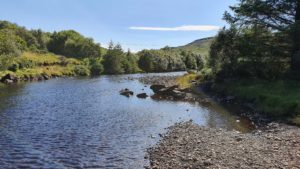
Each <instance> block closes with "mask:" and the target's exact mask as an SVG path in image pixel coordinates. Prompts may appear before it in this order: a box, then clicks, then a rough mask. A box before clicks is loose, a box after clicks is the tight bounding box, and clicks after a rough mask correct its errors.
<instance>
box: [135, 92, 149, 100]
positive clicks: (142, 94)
mask: <svg viewBox="0 0 300 169" xmlns="http://www.w3.org/2000/svg"><path fill="white" fill-rule="evenodd" d="M136 97H138V98H141V99H145V98H147V97H148V95H147V94H146V93H140V94H137V95H136Z"/></svg>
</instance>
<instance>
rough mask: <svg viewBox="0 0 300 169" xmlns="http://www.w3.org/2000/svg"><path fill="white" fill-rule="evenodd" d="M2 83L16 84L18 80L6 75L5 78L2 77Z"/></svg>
mask: <svg viewBox="0 0 300 169" xmlns="http://www.w3.org/2000/svg"><path fill="white" fill-rule="evenodd" d="M0 81H1V82H2V83H6V84H9V83H13V82H17V81H18V78H17V77H16V76H14V75H12V74H10V73H9V74H7V75H5V76H3V77H2V78H1V80H0Z"/></svg>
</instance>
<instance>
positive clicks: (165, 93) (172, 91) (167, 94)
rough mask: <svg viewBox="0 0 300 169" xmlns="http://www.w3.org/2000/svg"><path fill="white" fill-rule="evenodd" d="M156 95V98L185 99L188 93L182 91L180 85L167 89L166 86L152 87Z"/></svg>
mask: <svg viewBox="0 0 300 169" xmlns="http://www.w3.org/2000/svg"><path fill="white" fill-rule="evenodd" d="M150 88H151V89H152V90H153V92H154V93H155V95H154V98H160V97H163V98H169V99H184V98H185V97H186V92H184V91H181V90H180V89H179V87H178V85H174V86H170V87H166V86H165V85H152V86H151V87H150Z"/></svg>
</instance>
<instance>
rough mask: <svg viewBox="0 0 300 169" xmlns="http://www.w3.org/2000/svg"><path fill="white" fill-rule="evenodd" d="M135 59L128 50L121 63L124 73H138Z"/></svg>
mask: <svg viewBox="0 0 300 169" xmlns="http://www.w3.org/2000/svg"><path fill="white" fill-rule="evenodd" d="M137 61H138V59H137V57H136V56H135V55H134V54H133V53H131V51H130V49H128V51H127V53H126V54H125V59H124V61H123V68H124V71H125V73H136V72H138V71H139V67H138V63H137Z"/></svg>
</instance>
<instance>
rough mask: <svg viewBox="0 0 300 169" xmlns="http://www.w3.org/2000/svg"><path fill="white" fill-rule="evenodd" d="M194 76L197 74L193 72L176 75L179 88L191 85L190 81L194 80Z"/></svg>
mask: <svg viewBox="0 0 300 169" xmlns="http://www.w3.org/2000/svg"><path fill="white" fill-rule="evenodd" d="M196 77H197V75H196V74H195V73H188V74H185V75H183V76H180V77H178V78H177V79H176V82H177V84H178V85H179V87H180V88H181V89H186V88H190V87H192V81H194V80H195V79H196Z"/></svg>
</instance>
